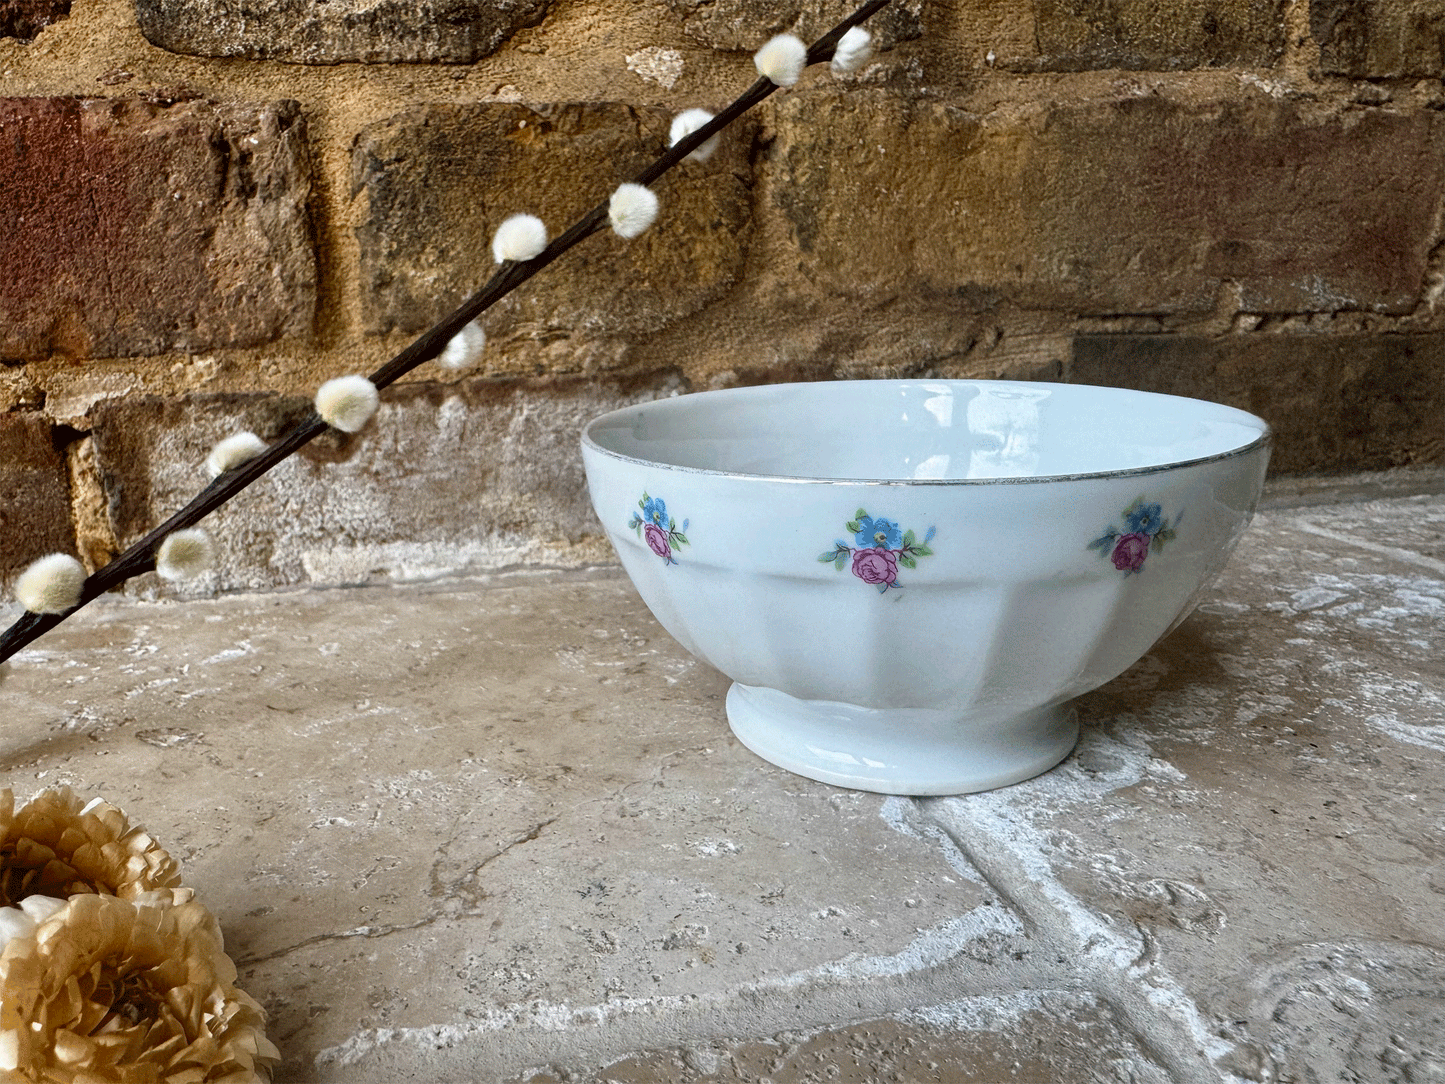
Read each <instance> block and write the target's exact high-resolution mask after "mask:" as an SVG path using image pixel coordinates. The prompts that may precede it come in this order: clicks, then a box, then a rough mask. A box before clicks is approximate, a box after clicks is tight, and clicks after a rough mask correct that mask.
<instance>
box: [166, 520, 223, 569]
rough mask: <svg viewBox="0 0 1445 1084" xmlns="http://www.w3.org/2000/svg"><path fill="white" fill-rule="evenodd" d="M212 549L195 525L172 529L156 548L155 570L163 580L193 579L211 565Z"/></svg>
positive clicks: (206, 535)
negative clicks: (178, 529) (176, 529)
mask: <svg viewBox="0 0 1445 1084" xmlns="http://www.w3.org/2000/svg"><path fill="white" fill-rule="evenodd" d="M214 551H215V547H213V546H212V545H211V538H210V536H209V535H208V534H206V532H205V531H202V530H200V529H198V528H196V527H189V528H186V529H184V530H180V531H172V532H171V533H170V534H168V535H166V537H165V538H164V539H162V541H161V544H160V548H159V549H157V550H156V572H157V573H159V574H160V577H161V579H163V580H171V581H173V582H174V581H176V580H193V579H195V578H196V577H197V576H199V575H200V574H201V573H203V572H205V571H206V569H208V568H210V567H211V558H212V556H213V555H214Z"/></svg>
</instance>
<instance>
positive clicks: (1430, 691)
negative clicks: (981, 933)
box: [932, 494, 1445, 1082]
mask: <svg viewBox="0 0 1445 1084" xmlns="http://www.w3.org/2000/svg"><path fill="white" fill-rule="evenodd" d="M1442 511H1445V497H1442V496H1440V495H1438V494H1437V495H1436V496H1434V497H1432V498H1429V499H1420V498H1403V499H1397V500H1383V501H1378V502H1374V503H1373V504H1372V505H1371V506H1369V507H1368V508H1363V507H1361V506H1357V505H1347V506H1344V507H1343V508H1339V509H1337V508H1333V507H1328V506H1323V507H1315V508H1301V509H1296V510H1290V511H1281V512H1270V513H1265V514H1261V515H1260V516H1259V517H1258V518H1257V519H1256V521H1255V524H1254V526H1253V527H1251V528H1250V531H1249V532H1248V533H1247V534H1246V536H1245V538H1244V540H1243V541H1242V543H1241V545H1240V548H1239V551H1238V553H1237V555H1236V557H1235V559H1234V561H1233V562H1232V563H1231V565H1230V568H1229V570H1228V571H1227V572H1226V573H1225V576H1224V579H1223V582H1222V583H1221V584H1220V586H1219V587H1218V588H1217V590H1216V591H1215V592H1214V595H1213V597H1212V598H1211V599H1210V600H1209V601H1207V602H1206V603H1205V604H1204V605H1202V606H1201V607H1200V609H1199V611H1198V612H1197V613H1196V614H1195V615H1194V616H1193V617H1192V618H1191V619H1190V620H1189V621H1187V622H1186V623H1185V624H1184V625H1183V626H1181V627H1180V628H1179V629H1178V630H1177V631H1176V632H1175V633H1174V634H1173V635H1172V636H1171V637H1169V638H1168V639H1166V640H1165V641H1163V642H1162V643H1161V644H1159V645H1158V646H1157V647H1156V648H1155V649H1154V650H1152V651H1151V652H1150V653H1149V655H1148V656H1146V657H1145V659H1144V660H1143V661H1142V662H1140V663H1139V664H1138V665H1137V666H1135V667H1134V668H1133V669H1132V670H1130V671H1129V672H1128V673H1127V674H1125V675H1124V676H1123V677H1121V678H1119V679H1118V680H1117V681H1115V682H1113V683H1111V684H1110V685H1109V686H1106V687H1105V688H1104V689H1101V690H1099V691H1098V692H1096V693H1093V694H1090V695H1089V696H1087V697H1085V698H1083V700H1082V701H1081V710H1082V712H1083V714H1084V717H1085V720H1086V722H1087V723H1088V725H1089V727H1090V732H1089V734H1088V736H1087V738H1086V740H1085V742H1084V743H1083V744H1082V745H1081V748H1080V752H1079V753H1078V754H1077V755H1076V757H1075V758H1074V759H1073V760H1072V761H1071V762H1070V763H1069V764H1067V765H1066V766H1065V767H1064V768H1063V769H1062V770H1060V771H1058V772H1055V773H1052V774H1051V775H1048V776H1045V777H1043V778H1041V779H1038V780H1035V781H1032V782H1030V783H1027V784H1024V785H1021V786H1019V787H1015V788H1011V789H1007V790H1004V791H998V792H995V793H993V794H989V795H984V796H975V797H971V798H965V799H945V800H943V801H941V802H938V803H936V804H935V805H934V806H933V809H932V812H933V815H935V816H937V817H938V818H939V820H940V822H941V823H946V824H948V825H949V826H950V827H951V829H952V831H953V832H954V833H955V838H957V839H958V840H959V841H960V845H961V846H962V848H963V849H964V851H965V852H966V853H969V854H970V855H972V856H974V857H975V860H976V861H980V862H983V863H985V864H986V863H987V861H988V857H987V856H988V852H989V850H990V848H992V847H997V848H999V849H1000V851H1001V852H1005V853H1007V854H1008V855H1010V856H1011V857H1014V858H1017V857H1018V856H1020V855H1022V856H1024V857H1025V858H1026V861H1025V862H1024V863H1022V866H1023V867H1024V869H1025V871H1026V872H1025V873H1024V875H1023V876H1021V877H1020V879H1019V881H1018V887H1017V888H1016V889H1015V891H1014V893H1013V894H1012V895H1013V898H1014V899H1015V901H1018V900H1023V899H1028V898H1029V897H1030V894H1031V892H1034V891H1039V892H1040V894H1041V895H1045V896H1047V897H1048V899H1049V900H1050V901H1051V902H1052V904H1053V905H1054V906H1056V907H1059V906H1062V907H1064V909H1066V910H1069V911H1071V913H1072V914H1073V916H1074V917H1075V919H1077V920H1079V922H1080V924H1081V928H1083V927H1084V926H1085V925H1087V928H1088V929H1092V930H1096V931H1097V933H1098V936H1099V937H1101V938H1103V939H1104V941H1103V943H1107V941H1108V939H1114V940H1115V941H1116V942H1117V947H1118V949H1120V950H1123V951H1121V952H1120V956H1121V959H1122V958H1124V957H1128V956H1130V955H1131V954H1132V953H1133V952H1135V951H1136V950H1137V953H1138V955H1137V956H1134V957H1133V958H1132V960H1131V961H1130V962H1128V963H1127V964H1126V968H1127V967H1133V968H1136V969H1137V968H1139V967H1141V965H1146V966H1148V967H1150V968H1152V969H1154V973H1155V975H1156V976H1163V975H1167V976H1169V977H1170V979H1171V980H1172V983H1171V984H1170V985H1168V986H1162V985H1156V989H1158V990H1160V992H1161V993H1163V994H1167V996H1168V997H1169V998H1170V999H1171V1000H1172V1001H1173V1002H1174V1011H1175V1013H1176V1015H1177V1016H1178V1017H1179V1018H1180V1019H1181V1020H1183V1019H1185V1017H1186V1016H1187V1017H1188V1018H1189V1020H1188V1022H1189V1023H1190V1024H1192V1026H1193V1028H1194V1029H1195V1030H1196V1031H1197V1033H1198V1035H1199V1040H1200V1046H1201V1049H1202V1050H1203V1051H1205V1052H1206V1053H1207V1055H1208V1058H1209V1062H1210V1070H1209V1071H1210V1072H1212V1073H1215V1074H1218V1075H1223V1074H1226V1073H1232V1074H1234V1076H1233V1077H1229V1078H1228V1079H1236V1078H1238V1079H1243V1080H1249V1081H1273V1080H1320V1081H1337V1080H1338V1081H1345V1080H1372V1081H1376V1080H1377V1081H1382V1082H1384V1081H1389V1082H1404V1081H1410V1080H1416V1079H1429V1075H1430V1074H1431V1073H1435V1072H1438V1071H1439V1070H1440V1068H1441V1067H1442V1066H1445V1060H1442V1057H1445V1012H1442V1009H1441V1006H1442V1005H1445V923H1442V922H1441V915H1442V913H1445V910H1442V908H1445V900H1442V897H1445V877H1442V875H1441V868H1442V867H1441V854H1442V852H1441V843H1440V826H1439V810H1440V809H1441V808H1442V806H1445V783H1442V779H1445V771H1442V769H1445V694H1442V690H1445V666H1442V664H1441V659H1442V657H1445V653H1442V647H1445V622H1442V616H1445V562H1440V561H1438V560H1435V559H1433V558H1431V557H1428V556H1427V555H1425V554H1422V553H1419V552H1418V551H1416V550H1414V549H1412V548H1411V547H1413V546H1415V545H1416V544H1417V543H1418V541H1419V540H1420V538H1421V534H1420V528H1419V524H1420V522H1421V521H1422V520H1424V519H1427V517H1431V516H1438V515H1439V514H1440V513H1441V512H1442ZM1387 547H1388V548H1390V549H1393V550H1395V551H1397V552H1394V553H1390V552H1386V548H1387ZM975 852H977V853H975ZM995 883H996V885H997V882H995ZM1004 894H1005V895H1006V896H1007V895H1010V894H1009V893H1007V892H1005V893H1004ZM1085 920H1087V921H1086V922H1085ZM1126 946H1127V947H1126Z"/></svg>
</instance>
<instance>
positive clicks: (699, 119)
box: [667, 109, 722, 162]
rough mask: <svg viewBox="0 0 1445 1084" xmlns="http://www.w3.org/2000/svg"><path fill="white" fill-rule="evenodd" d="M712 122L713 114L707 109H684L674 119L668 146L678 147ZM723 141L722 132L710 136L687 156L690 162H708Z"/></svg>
mask: <svg viewBox="0 0 1445 1084" xmlns="http://www.w3.org/2000/svg"><path fill="white" fill-rule="evenodd" d="M710 120H712V114H711V113H709V112H708V111H707V110H706V109H684V110H683V111H682V112H681V113H679V114H678V115H677V116H675V117H673V118H672V129H671V131H670V132H669V133H668V139H667V145H668V146H669V147H675V146H677V145H678V144H679V143H681V142H682V141H683V140H684V139H686V138H687V137H688V136H690V135H692V133H693V132H695V131H697V130H698V129H699V128H701V127H702V126H703V125H704V124H706V123H707V122H708V121H710ZM721 139H722V133H721V132H718V133H716V134H715V135H713V136H710V137H709V138H708V139H706V140H705V141H704V142H703V143H702V145H701V146H699V147H698V148H697V150H695V151H693V152H692V153H691V154H689V155H688V156H687V157H688V160H689V161H693V162H706V161H707V160H708V159H709V158H711V157H712V156H713V152H714V151H716V150H717V145H718V142H719V141H720V140H721Z"/></svg>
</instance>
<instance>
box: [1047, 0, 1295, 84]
mask: <svg viewBox="0 0 1445 1084" xmlns="http://www.w3.org/2000/svg"><path fill="white" fill-rule="evenodd" d="M1287 6H1288V5H1287V4H1286V2H1285V0H1269V2H1265V3H1260V2H1258V0H1034V23H1035V38H1036V40H1037V42H1038V49H1039V53H1040V54H1041V55H1040V57H1039V59H1038V60H1037V61H1035V62H1033V63H1032V64H1030V65H1029V66H1031V67H1037V68H1043V69H1048V70H1053V71H1084V70H1089V69H1094V68H1129V69H1135V70H1164V71H1174V70H1180V69H1188V68H1219V67H1265V66H1268V65H1271V64H1273V63H1275V62H1276V61H1277V60H1278V59H1279V57H1280V55H1281V54H1282V53H1283V51H1284V39H1285V26H1284V11H1285V8H1286V7H1287Z"/></svg>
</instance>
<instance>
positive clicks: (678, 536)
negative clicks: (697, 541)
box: [672, 531, 692, 546]
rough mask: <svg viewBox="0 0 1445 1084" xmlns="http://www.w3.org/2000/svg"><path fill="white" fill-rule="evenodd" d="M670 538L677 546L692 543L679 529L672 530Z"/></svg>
mask: <svg viewBox="0 0 1445 1084" xmlns="http://www.w3.org/2000/svg"><path fill="white" fill-rule="evenodd" d="M672 540H673V541H674V542H676V543H677V544H678V545H679V546H690V545H692V543H691V542H689V541H688V540H687V535H685V534H683V533H682V532H681V531H673V532H672Z"/></svg>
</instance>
